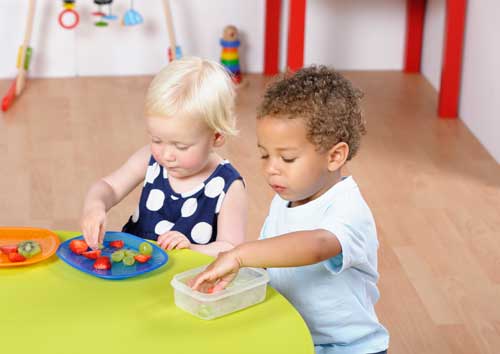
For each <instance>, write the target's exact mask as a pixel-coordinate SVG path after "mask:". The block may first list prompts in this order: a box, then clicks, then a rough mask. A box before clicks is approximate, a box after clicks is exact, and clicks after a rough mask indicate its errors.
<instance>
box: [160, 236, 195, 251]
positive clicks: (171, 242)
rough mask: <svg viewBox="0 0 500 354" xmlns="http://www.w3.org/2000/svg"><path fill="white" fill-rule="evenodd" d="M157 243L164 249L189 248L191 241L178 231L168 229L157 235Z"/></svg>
mask: <svg viewBox="0 0 500 354" xmlns="http://www.w3.org/2000/svg"><path fill="white" fill-rule="evenodd" d="M158 245H160V247H161V248H163V249H165V250H173V249H181V248H190V247H191V242H190V241H189V239H188V238H187V237H186V236H184V235H183V234H182V233H180V232H179V231H169V232H166V233H164V234H163V235H161V236H160V237H158Z"/></svg>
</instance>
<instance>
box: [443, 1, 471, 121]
mask: <svg viewBox="0 0 500 354" xmlns="http://www.w3.org/2000/svg"><path fill="white" fill-rule="evenodd" d="M466 7H467V2H466V0H448V1H447V3H446V25H445V41H444V52H443V70H442V72H441V88H440V90H439V109H438V113H439V116H440V117H441V118H456V117H457V116H458V103H459V96H460V78H461V74H462V50H463V40H464V30H465V12H466Z"/></svg>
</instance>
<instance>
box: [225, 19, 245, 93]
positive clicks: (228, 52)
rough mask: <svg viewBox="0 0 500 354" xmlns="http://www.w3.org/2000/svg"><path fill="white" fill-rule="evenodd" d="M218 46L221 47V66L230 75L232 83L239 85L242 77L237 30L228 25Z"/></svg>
mask: <svg viewBox="0 0 500 354" xmlns="http://www.w3.org/2000/svg"><path fill="white" fill-rule="evenodd" d="M220 45H221V46H222V52H221V56H220V61H221V63H222V65H224V67H225V68H226V69H227V70H228V71H229V72H230V73H231V75H232V78H233V81H234V83H236V84H239V83H241V81H242V77H241V71H240V59H239V55H238V47H239V46H240V40H239V39H238V29H237V28H236V27H235V26H233V25H229V26H226V27H225V28H224V32H223V34H222V38H221V40H220Z"/></svg>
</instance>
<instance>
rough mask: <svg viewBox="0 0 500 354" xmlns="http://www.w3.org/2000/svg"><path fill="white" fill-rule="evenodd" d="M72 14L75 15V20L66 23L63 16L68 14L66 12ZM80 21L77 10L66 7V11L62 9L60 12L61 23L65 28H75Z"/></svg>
mask: <svg viewBox="0 0 500 354" xmlns="http://www.w3.org/2000/svg"><path fill="white" fill-rule="evenodd" d="M68 13H69V14H72V15H73V17H74V19H75V20H74V22H72V23H70V24H69V25H67V24H65V23H64V22H63V17H64V16H65V15H66V14H68ZM79 22H80V15H78V12H76V11H75V10H73V9H66V10H64V11H62V12H61V13H60V14H59V24H60V25H61V27H62V28H65V29H73V28H75V27H76V26H78V23H79Z"/></svg>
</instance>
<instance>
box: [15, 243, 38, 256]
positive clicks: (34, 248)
mask: <svg viewBox="0 0 500 354" xmlns="http://www.w3.org/2000/svg"><path fill="white" fill-rule="evenodd" d="M40 252H42V249H41V247H40V244H39V243H38V242H36V241H23V242H21V243H20V244H18V245H17V253H19V254H20V255H21V256H23V257H24V258H31V257H33V256H36V255H37V254H39V253H40Z"/></svg>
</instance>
